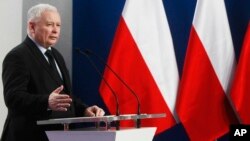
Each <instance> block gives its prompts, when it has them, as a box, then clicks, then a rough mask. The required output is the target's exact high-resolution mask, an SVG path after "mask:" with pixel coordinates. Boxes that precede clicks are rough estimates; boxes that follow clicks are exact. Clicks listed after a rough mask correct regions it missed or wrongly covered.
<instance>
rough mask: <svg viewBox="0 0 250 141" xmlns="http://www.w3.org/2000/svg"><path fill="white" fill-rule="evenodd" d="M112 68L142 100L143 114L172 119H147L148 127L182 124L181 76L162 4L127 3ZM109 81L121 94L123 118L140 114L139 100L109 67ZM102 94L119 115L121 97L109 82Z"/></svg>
mask: <svg viewBox="0 0 250 141" xmlns="http://www.w3.org/2000/svg"><path fill="white" fill-rule="evenodd" d="M107 63H108V64H109V65H110V66H111V68H112V69H114V71H115V72H116V73H117V74H118V75H119V76H120V77H121V78H122V79H123V80H124V81H125V82H126V83H127V84H128V85H129V86H130V87H131V88H132V89H133V90H134V91H135V93H136V94H137V95H138V97H139V101H140V103H141V113H147V114H156V113H165V114H166V115H167V116H166V117H165V118H155V119H145V120H142V126H154V127H157V133H159V132H162V131H164V130H166V129H168V128H170V127H172V126H174V125H175V124H176V122H177V121H176V118H175V116H174V115H175V114H174V107H175V100H176V94H177V89H178V83H179V75H178V70H177V64H176V58H175V53H174V48H173V43H172V37H171V33H170V29H169V26H168V21H167V17H166V13H165V10H164V7H163V3H162V0H126V3H125V6H124V9H123V12H122V16H121V18H120V21H119V25H118V27H117V31H116V34H115V37H114V40H113V45H112V48H111V51H110V54H109V58H108V62H107ZM104 78H105V79H106V80H107V82H108V83H109V84H110V86H111V87H112V88H113V89H114V91H115V92H116V94H117V95H118V100H119V104H120V107H119V108H120V113H121V114H131V113H134V114H135V113H137V102H136V98H135V97H134V96H133V95H132V94H131V92H130V91H129V90H128V89H127V88H126V87H125V86H124V85H123V84H122V83H121V82H120V81H119V80H118V79H117V78H116V77H115V75H114V74H113V73H112V72H111V71H110V70H109V69H108V68H106V69H105V71H104ZM100 93H101V96H102V98H103V100H104V102H105V104H106V106H107V107H108V109H109V111H110V113H111V114H115V113H116V108H115V107H116V104H115V98H114V96H113V95H112V93H111V91H110V89H109V88H108V87H107V85H106V84H105V83H104V82H102V83H101V86H100ZM121 125H122V126H133V125H132V124H131V123H127V122H126V123H124V122H123V121H122V123H121Z"/></svg>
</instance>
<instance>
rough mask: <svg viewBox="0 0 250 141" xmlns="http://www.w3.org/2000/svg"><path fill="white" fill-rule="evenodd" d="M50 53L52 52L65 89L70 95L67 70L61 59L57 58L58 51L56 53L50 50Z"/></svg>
mask: <svg viewBox="0 0 250 141" xmlns="http://www.w3.org/2000/svg"><path fill="white" fill-rule="evenodd" d="M52 52H53V54H54V57H55V59H56V62H57V65H58V67H59V68H60V71H61V73H62V77H63V81H64V85H65V89H66V90H67V92H68V93H70V91H71V90H70V78H69V73H68V70H67V68H66V66H65V64H64V61H63V60H62V58H61V57H59V53H58V51H56V50H55V49H54V48H52Z"/></svg>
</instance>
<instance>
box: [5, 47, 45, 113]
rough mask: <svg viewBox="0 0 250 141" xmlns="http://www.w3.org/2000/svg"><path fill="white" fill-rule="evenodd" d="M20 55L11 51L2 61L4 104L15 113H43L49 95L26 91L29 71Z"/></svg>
mask: <svg viewBox="0 0 250 141" xmlns="http://www.w3.org/2000/svg"><path fill="white" fill-rule="evenodd" d="M21 55H22V54H20V53H17V52H15V51H11V52H10V53H9V54H7V56H6V57H5V59H4V61H3V71H2V80H3V86H4V100H5V104H6V106H7V107H8V109H9V110H10V111H11V112H13V113H15V114H31V115H34V114H43V113H45V112H47V106H48V96H49V95H47V94H32V93H29V92H28V85H29V83H30V81H29V79H30V72H29V70H28V69H27V68H26V66H25V62H24V59H23V57H22V56H21Z"/></svg>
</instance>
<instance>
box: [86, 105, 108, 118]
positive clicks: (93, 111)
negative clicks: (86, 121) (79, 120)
mask: <svg viewBox="0 0 250 141" xmlns="http://www.w3.org/2000/svg"><path fill="white" fill-rule="evenodd" d="M104 114H105V112H104V111H103V109H102V108H99V107H98V106H96V105H94V106H91V107H88V108H87V109H86V110H85V111H84V116H87V117H94V116H96V117H98V116H103V115H104Z"/></svg>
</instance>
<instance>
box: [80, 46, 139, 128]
mask: <svg viewBox="0 0 250 141" xmlns="http://www.w3.org/2000/svg"><path fill="white" fill-rule="evenodd" d="M83 52H85V54H87V55H89V54H93V55H94V56H95V57H96V58H97V59H98V60H99V61H100V62H101V63H102V64H103V65H105V66H106V67H107V68H108V69H109V70H110V71H111V72H112V73H113V74H114V75H115V76H116V78H118V79H119V80H120V82H122V84H123V85H125V87H126V88H127V89H128V90H129V91H130V92H131V93H132V94H133V95H134V96H135V98H136V101H137V115H138V116H139V115H140V114H141V112H140V109H141V108H140V107H141V104H140V100H139V97H138V96H137V94H136V93H135V92H134V90H132V89H131V87H129V86H128V84H127V83H126V82H125V81H124V80H123V79H122V78H121V77H120V76H119V75H118V74H117V73H116V72H115V71H114V70H113V69H112V68H111V67H110V66H109V65H108V64H107V63H106V62H105V60H104V59H103V58H101V57H100V56H99V55H97V54H96V53H94V52H93V51H91V50H90V49H84V51H83ZM136 127H137V128H140V127H141V119H140V118H139V117H138V118H137V120H136Z"/></svg>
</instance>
